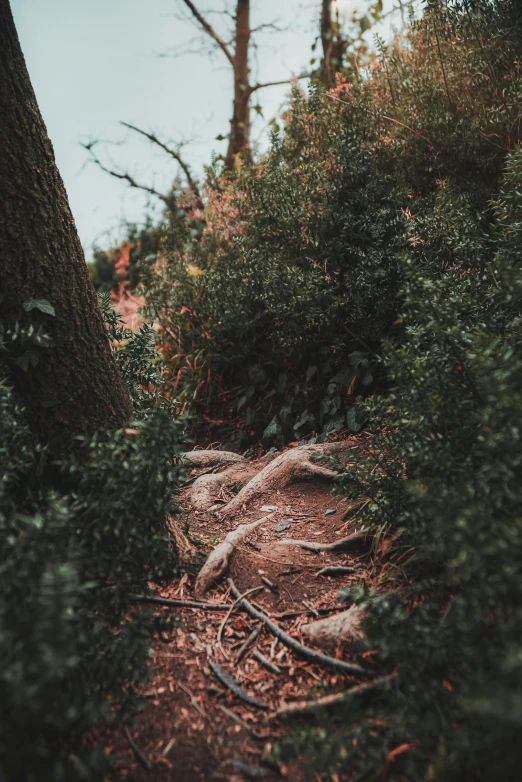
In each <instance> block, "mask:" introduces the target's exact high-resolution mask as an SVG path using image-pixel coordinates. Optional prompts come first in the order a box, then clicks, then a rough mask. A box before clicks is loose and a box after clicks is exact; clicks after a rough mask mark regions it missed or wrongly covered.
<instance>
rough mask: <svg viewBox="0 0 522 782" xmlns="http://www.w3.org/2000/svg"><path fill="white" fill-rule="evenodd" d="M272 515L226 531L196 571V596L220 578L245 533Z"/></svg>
mask: <svg viewBox="0 0 522 782" xmlns="http://www.w3.org/2000/svg"><path fill="white" fill-rule="evenodd" d="M273 515H274V514H273V513H270V514H269V515H268V516H264V517H263V518H262V519H258V520H257V521H253V522H252V523H251V524H240V525H239V527H237V528H236V529H235V530H232V532H229V533H228V535H227V536H226V537H225V539H224V541H223V542H222V543H220V544H219V545H218V546H216V548H215V549H214V551H213V552H212V553H211V554H210V556H209V557H208V559H207V561H206V562H205V564H204V565H203V567H202V568H201V570H200V571H199V573H198V577H197V579H196V583H195V585H194V591H195V593H196V595H197V596H199V595H203V594H205V592H206V591H207V590H208V589H209V588H210V586H211V584H213V583H214V582H215V581H217V580H218V579H219V578H221V576H222V575H223V573H224V572H225V570H226V569H227V567H228V563H229V561H230V557H231V556H232V554H233V552H234V549H235V548H236V546H237V545H238V544H239V543H241V541H242V540H243V539H244V538H245V537H246V535H248V533H249V532H252V530H254V529H256V527H258V526H259V525H260V524H263V522H265V521H268V519H270V518H272V516H273Z"/></svg>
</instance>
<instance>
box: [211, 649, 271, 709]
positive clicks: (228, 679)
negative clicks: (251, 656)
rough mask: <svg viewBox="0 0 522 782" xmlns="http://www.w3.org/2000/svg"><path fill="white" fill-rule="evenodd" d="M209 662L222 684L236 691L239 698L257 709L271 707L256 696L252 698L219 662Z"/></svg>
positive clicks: (235, 693)
mask: <svg viewBox="0 0 522 782" xmlns="http://www.w3.org/2000/svg"><path fill="white" fill-rule="evenodd" d="M208 664H209V666H210V668H211V670H212V672H213V673H214V674H215V676H216V677H217V678H218V679H219V681H220V682H221V684H224V685H225V687H228V689H229V690H230V691H231V692H233V693H234V695H237V697H238V698H241V700H242V701H244V702H245V703H248V704H249V705H250V706H255V707H256V709H265V710H267V709H269V708H270V707H269V706H267V704H266V703H263V702H262V701H258V700H256V699H255V698H252V696H251V695H249V694H248V693H247V692H245V691H244V689H243V688H242V687H240V686H239V684H238V683H237V682H236V680H235V679H234V678H233V677H232V676H231V675H230V674H229V673H227V672H226V671H224V670H223V668H221V666H220V665H218V664H217V663H214V662H212V660H209V661H208Z"/></svg>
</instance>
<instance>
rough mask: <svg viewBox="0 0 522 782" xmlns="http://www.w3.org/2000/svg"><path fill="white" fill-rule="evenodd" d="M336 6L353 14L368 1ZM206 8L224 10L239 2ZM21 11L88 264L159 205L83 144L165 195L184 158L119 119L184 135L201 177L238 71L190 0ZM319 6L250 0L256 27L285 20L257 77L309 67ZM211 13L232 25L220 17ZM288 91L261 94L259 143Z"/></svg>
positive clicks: (25, 3) (64, 1)
mask: <svg viewBox="0 0 522 782" xmlns="http://www.w3.org/2000/svg"><path fill="white" fill-rule="evenodd" d="M338 2H339V8H340V10H341V12H343V13H345V14H350V13H351V12H352V11H353V9H354V8H355V7H358V6H360V5H361V4H363V0H338ZM196 5H198V7H199V8H200V9H201V10H203V9H205V10H207V9H210V10H211V11H214V12H219V11H223V10H224V9H225V8H226V7H227V6H228V7H230V5H231V2H228V3H227V0H200V2H199V4H198V3H196ZM11 7H12V11H13V16H14V19H15V24H16V27H17V31H18V35H19V38H20V42H21V45H22V50H23V52H24V55H25V59H26V63H27V67H28V70H29V75H30V78H31V81H32V84H33V88H34V91H35V93H36V98H37V100H38V104H39V106H40V111H41V113H42V116H43V118H44V121H45V123H46V126H47V131H48V134H49V136H50V138H51V141H52V143H53V146H54V151H55V156H56V162H57V165H58V168H59V170H60V173H61V175H62V178H63V180H64V182H65V187H66V189H67V193H68V195H69V200H70V204H71V208H72V212H73V215H74V218H75V220H76V225H77V228H78V232H79V235H80V239H81V241H82V244H83V247H84V250H85V253H86V258H87V260H89V259H90V258H91V256H92V247H93V245H94V244H96V245H98V246H100V247H102V248H105V249H106V248H108V247H110V246H113V245H115V244H117V242H118V239H121V238H122V236H123V230H124V224H125V221H136V222H140V221H142V220H143V218H144V214H145V211H146V208H147V204H149V205H150V207H151V208H152V209H153V210H154V209H156V210H158V209H159V208H160V207H159V204H158V202H157V201H156V200H155V199H150V198H149V197H148V196H147V195H146V194H145V193H143V192H141V191H137V190H132V189H130V188H129V187H128V186H126V185H125V184H124V183H122V182H121V181H119V180H117V179H115V178H113V177H111V176H109V175H108V174H105V173H104V172H102V171H101V170H100V169H99V168H98V167H96V166H95V165H94V164H93V163H90V162H88V153H87V152H86V150H85V149H83V148H82V146H81V142H84V143H86V142H90V141H93V140H95V139H99V140H100V143H98V144H97V145H96V148H95V149H96V152H97V154H98V155H99V157H100V158H101V159H102V160H103V162H104V163H105V164H107V165H109V166H110V167H112V168H114V167H118V168H119V169H121V170H125V171H128V172H129V173H130V174H131V175H132V176H134V177H135V179H136V180H138V181H140V182H143V183H146V184H151V185H153V186H154V187H155V188H156V189H158V190H160V191H163V192H166V191H167V190H168V186H169V182H171V181H172V179H173V178H174V176H175V175H176V173H177V168H176V164H175V163H174V161H172V160H171V159H170V158H169V157H167V156H166V155H165V153H162V152H161V150H159V149H158V148H156V147H154V145H152V144H151V143H150V142H148V141H147V140H146V139H142V138H140V137H139V136H137V135H136V134H134V133H132V131H129V130H126V129H125V128H124V127H123V126H122V125H121V124H120V123H121V122H122V121H124V122H128V123H130V124H133V125H136V126H138V127H140V128H142V129H144V130H146V131H147V132H153V133H155V134H157V135H158V136H159V137H160V138H161V139H162V140H163V141H165V142H171V143H172V144H176V143H177V142H180V141H184V142H186V145H185V146H184V148H183V155H184V157H185V158H186V160H187V162H188V163H189V164H190V166H191V167H192V169H193V173H194V174H195V175H201V173H202V170H203V166H204V165H205V164H206V163H209V162H210V159H211V155H212V153H213V152H215V153H222V154H224V152H225V151H226V141H218V140H216V136H218V135H220V134H223V135H224V134H226V133H227V132H228V121H229V115H230V109H231V102H232V93H231V89H232V83H231V73H230V71H231V68H230V65H229V64H228V62H227V61H226V59H225V57H224V56H223V54H222V53H221V52H217V53H215V54H214V55H213V56H209V53H208V52H209V47H208V42H207V40H206V39H205V36H202V35H200V34H198V31H197V29H196V27H195V26H194V25H193V24H192V22H191V21H190V20H189V18H188V15H187V13H186V12H183V8H184V4H183V2H182V0H11ZM319 7H320V2H319V0H252V3H251V9H252V10H251V15H252V26H253V27H255V26H257V25H259V24H263V23H267V22H273V21H277V22H278V24H279V25H280V26H281V27H283V28H285V29H284V30H283V32H280V33H274V32H260V33H259V35H258V36H257V40H258V44H259V47H258V49H257V51H256V56H255V59H254V60H253V62H252V65H253V67H254V78H255V80H256V81H258V80H259V81H263V82H264V81H270V80H272V79H284V78H287V77H288V78H290V77H292V76H295V75H296V74H299V73H301V72H302V71H306V70H307V68H309V67H310V66H309V61H310V58H311V56H313V55H312V52H311V46H312V43H313V41H314V38H315V37H316V35H317V32H316V30H317V26H318V15H319ZM180 13H181V14H182V17H184V18H180ZM208 18H209V20H210V21H211V23H212V24H213V25H215V27H216V29H219V31H220V32H221V33H223V34H224V33H225V30H226V24H227V19H226V17H225V16H223V14H222V13H211V14H210V15H209V17H208ZM187 50H189V53H186V54H183V51H187ZM165 55H168V56H165ZM172 55H174V56H172ZM288 90H289V88H288V87H287V86H280V87H272V88H268V89H265V90H262V91H260V92H259V93H258V95H259V98H260V100H259V102H260V103H261V105H262V109H263V117H262V118H261V117H257V116H256V119H255V122H254V127H253V139H254V141H255V140H256V139H257V141H258V143H259V144H260V146H261V148H262V147H263V145H265V144H266V138H267V135H266V128H267V123H268V120H269V119H270V118H271V117H274V116H277V115H278V114H279V113H280V111H281V109H282V107H283V105H284V102H285V100H286V97H287V95H288ZM102 141H103V142H105V143H101V142H102Z"/></svg>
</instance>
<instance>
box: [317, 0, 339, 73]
mask: <svg viewBox="0 0 522 782" xmlns="http://www.w3.org/2000/svg"><path fill="white" fill-rule="evenodd" d="M333 12H334V0H322V3H321V43H322V45H323V60H322V62H321V71H320V79H321V81H322V82H323V84H324V85H325V86H326V87H333V86H334V85H335V74H336V73H337V71H339V70H340V69H341V67H342V54H343V44H344V41H343V39H342V36H341V34H340V31H339V20H338V19H337V21H336V22H335V21H334V19H333Z"/></svg>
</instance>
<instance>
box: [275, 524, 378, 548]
mask: <svg viewBox="0 0 522 782" xmlns="http://www.w3.org/2000/svg"><path fill="white" fill-rule="evenodd" d="M369 532H370V530H369V529H368V528H367V527H365V528H364V529H361V530H359V532H354V533H353V535H348V537H347V538H339V540H334V542H333V543H316V542H315V541H312V540H288V539H286V540H280V541H279V542H280V543H282V544H283V545H285V546H301V548H305V549H308V551H343V550H344V549H345V548H349V547H350V546H351V545H352V544H353V543H356V542H357V541H358V540H361V538H365V537H366V536H367V535H368V533H369Z"/></svg>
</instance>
